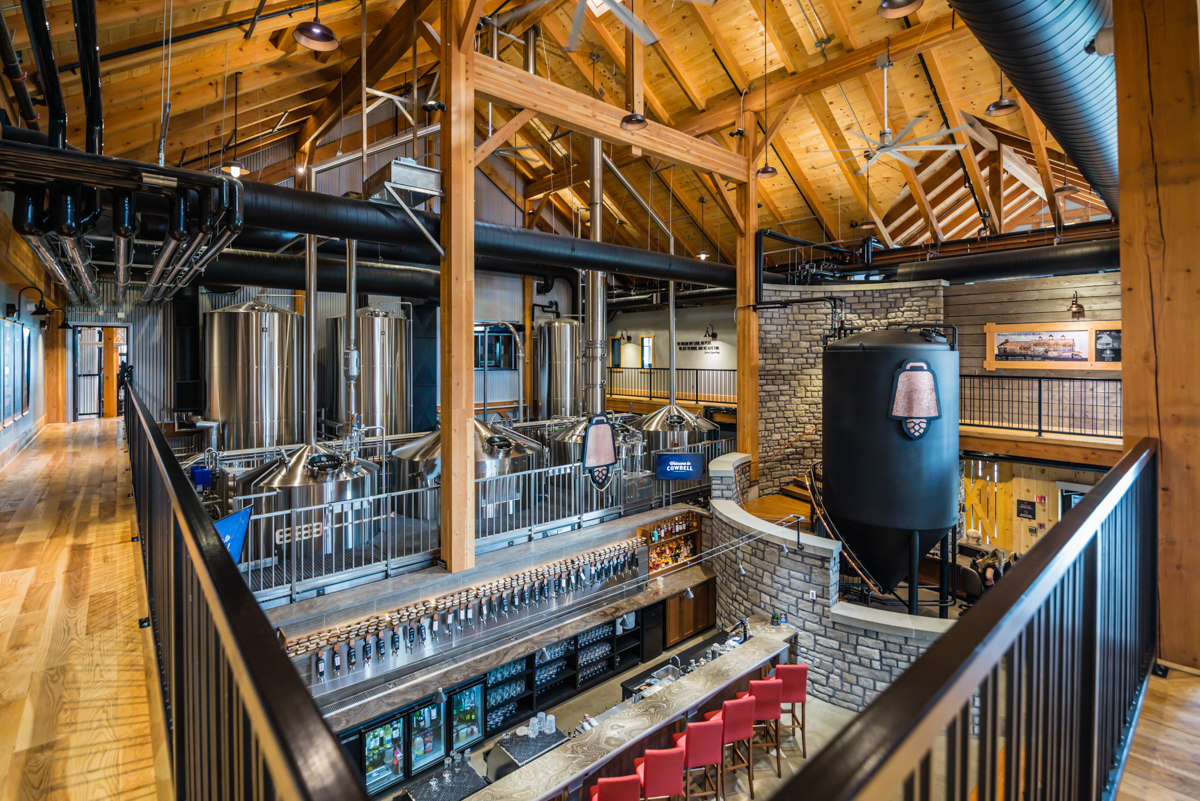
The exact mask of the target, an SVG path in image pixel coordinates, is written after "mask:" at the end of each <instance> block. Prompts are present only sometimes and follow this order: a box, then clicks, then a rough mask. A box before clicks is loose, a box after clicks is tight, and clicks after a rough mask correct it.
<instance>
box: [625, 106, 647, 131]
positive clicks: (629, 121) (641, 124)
mask: <svg viewBox="0 0 1200 801" xmlns="http://www.w3.org/2000/svg"><path fill="white" fill-rule="evenodd" d="M649 124H650V123H649V121H648V120H647V119H646V116H645V115H644V114H639V113H638V112H636V111H631V112H629V113H628V114H626V115H625V116H624V117H622V118H621V130H623V131H640V130H642V129H643V128H645V127H646V126H647V125H649Z"/></svg>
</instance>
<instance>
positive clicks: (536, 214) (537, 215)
mask: <svg viewBox="0 0 1200 801" xmlns="http://www.w3.org/2000/svg"><path fill="white" fill-rule="evenodd" d="M549 202H550V195H549V194H545V195H542V198H541V200H539V201H538V204H537V206H536V207H534V210H533V214H532V215H531V216H530V217H529V219H528V220H526V221H525V227H526V228H533V227H534V225H536V224H537V221H538V220H540V219H541V218H542V212H543V211H545V210H546V204H547V203H549Z"/></svg>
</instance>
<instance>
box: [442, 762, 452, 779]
mask: <svg viewBox="0 0 1200 801" xmlns="http://www.w3.org/2000/svg"><path fill="white" fill-rule="evenodd" d="M452 762H453V760H451V759H450V757H446V758H445V759H443V760H442V778H443V779H445V780H446V781H447V782H448V781H450V765H451V763H452Z"/></svg>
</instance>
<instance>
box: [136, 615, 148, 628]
mask: <svg viewBox="0 0 1200 801" xmlns="http://www.w3.org/2000/svg"><path fill="white" fill-rule="evenodd" d="M138 628H139V629H148V628H150V618H148V617H143V618H140V619H139V620H138Z"/></svg>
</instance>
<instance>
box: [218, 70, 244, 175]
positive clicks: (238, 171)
mask: <svg viewBox="0 0 1200 801" xmlns="http://www.w3.org/2000/svg"><path fill="white" fill-rule="evenodd" d="M241 74H242V73H240V72H235V73H234V74H233V161H230V162H222V163H221V169H222V170H223V171H225V172H227V173H229V174H230V175H232V176H233V177H234V178H240V177H242V174H243V173H245V172H246V165H245V164H243V163H242V162H240V161H238V157H237V146H238V78H239V76H241Z"/></svg>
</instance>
